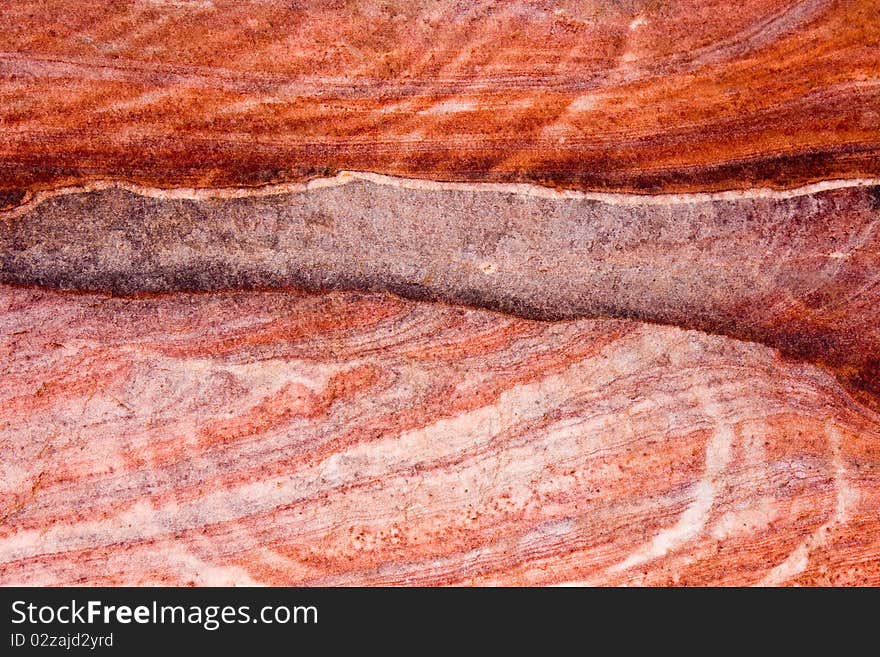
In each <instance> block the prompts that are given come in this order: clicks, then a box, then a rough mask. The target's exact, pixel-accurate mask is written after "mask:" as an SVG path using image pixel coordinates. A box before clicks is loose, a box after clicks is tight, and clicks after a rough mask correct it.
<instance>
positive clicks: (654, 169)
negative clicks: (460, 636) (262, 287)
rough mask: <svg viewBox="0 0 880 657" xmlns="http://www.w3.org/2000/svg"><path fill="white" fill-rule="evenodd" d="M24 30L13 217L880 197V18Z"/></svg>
mask: <svg viewBox="0 0 880 657" xmlns="http://www.w3.org/2000/svg"><path fill="white" fill-rule="evenodd" d="M2 12H3V26H4V27H3V30H2V31H0V205H2V204H11V203H14V202H15V199H16V197H17V195H19V194H20V193H21V190H26V189H34V188H46V187H53V186H57V185H59V184H68V183H71V182H75V181H82V180H92V179H104V178H112V179H124V180H128V181H133V182H138V183H143V184H148V185H153V186H159V187H174V186H195V187H217V186H240V185H261V184H264V183H268V182H278V181H289V180H304V179H309V178H314V177H317V176H322V175H326V174H328V173H331V172H334V171H336V170H340V169H355V170H371V171H379V172H384V173H391V174H396V175H402V176H410V177H422V178H429V179H442V180H467V181H482V180H494V181H533V182H539V183H542V184H547V185H551V186H566V187H575V188H581V189H592V190H616V191H627V190H635V191H640V192H641V191H647V192H654V191H658V190H667V191H669V190H692V189H703V190H708V189H722V188H750V187H753V186H763V185H768V186H774V187H793V186H798V185H801V184H803V183H806V182H811V181H816V180H823V179H832V178H854V177H855V178H857V177H876V176H878V175H880V157H878V155H880V86H878V78H880V58H878V57H877V52H878V49H880V4H878V2H877V0H849V1H841V2H833V1H830V0H806V1H803V0H799V1H795V0H785V1H781V0H744V1H741V2H735V3H731V2H727V1H726V0H725V1H722V0H711V1H706V0H699V1H697V0H669V1H667V2H655V1H654V0H627V1H624V2H616V1H615V2H611V1H609V0H587V1H578V0H571V1H563V2H523V1H514V2H485V1H479V2H465V3H460V2H451V1H449V0H443V1H441V2H434V1H431V2H428V1H424V2H422V1H418V2H412V1H410V0H399V1H393V2H373V1H366V2H363V1H358V2H343V1H340V2H332V1H321V0H307V1H305V2H288V1H286V0H285V1H281V0H268V1H267V0H262V1H260V2H253V1H246V2H242V1H240V0H234V1H233V0H205V1H204V2H165V1H162V0H152V1H139V2H125V3H97V4H96V3H94V2H84V1H81V0H66V1H64V2H45V1H44V0H19V1H17V2H14V3H5V4H4V6H3V8H2Z"/></svg>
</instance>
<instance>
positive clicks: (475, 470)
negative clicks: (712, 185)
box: [0, 287, 880, 585]
mask: <svg viewBox="0 0 880 657" xmlns="http://www.w3.org/2000/svg"><path fill="white" fill-rule="evenodd" d="M0 309H2V313H0V353H2V359H0V368H2V376H0V408H2V409H3V410H2V417H0V450H2V454H3V458H2V460H0V468H2V476H0V482H2V491H0V493H2V497H0V505H2V506H0V514H2V516H0V517H2V522H0V583H3V584H13V583H14V584H74V583H80V584H146V583H161V584H187V583H195V584H251V583H262V584H453V583H454V584H490V583H493V584H549V583H567V582H586V583H595V584H620V583H639V584H641V583H645V584H756V583H771V584H775V583H805V584H829V583H833V584H874V585H876V584H878V583H880V570H878V563H880V560H878V557H880V542H878V537H880V531H878V529H880V528H878V526H877V523H878V517H880V516H878V514H877V509H878V508H880V417H878V415H876V414H875V413H873V412H871V411H870V410H867V409H866V408H865V407H863V406H861V405H859V404H858V403H856V402H854V400H853V399H852V398H851V397H850V396H849V395H848V394H847V393H846V392H845V391H844V390H843V389H841V388H840V386H839V385H838V384H837V383H836V381H835V380H834V378H833V377H831V376H829V375H828V374H826V373H824V372H822V371H820V370H818V369H816V368H815V367H813V366H809V365H799V364H793V363H787V362H785V361H783V360H781V359H780V358H779V357H778V355H777V354H776V353H775V352H774V351H773V350H771V349H769V348H767V347H763V346H760V345H755V344H748V343H743V342H738V341H735V340H731V339H728V338H723V337H718V336H709V335H706V334H702V333H699V332H695V331H683V330H680V329H677V328H670V327H658V326H650V325H645V324H639V323H637V322H630V321H614V320H580V321H566V322H557V323H547V322H534V321H529V320H524V319H516V318H512V317H508V316H504V315H500V314H495V313H491V312H487V311H478V310H466V309H461V308H454V307H448V306H443V305H435V304H428V303H414V302H408V301H403V300H400V299H397V298H394V297H390V296H387V295H364V294H353V293H352V294H344V293H332V294H327V295H316V296H309V295H295V294H291V293H214V294H201V295H190V294H181V293H178V294H171V295H159V296H157V297H154V298H150V299H140V300H132V299H113V298H108V297H105V296H100V295H91V294H80V295H74V294H60V293H57V292H47V291H36V290H22V289H15V288H6V287H4V288H0Z"/></svg>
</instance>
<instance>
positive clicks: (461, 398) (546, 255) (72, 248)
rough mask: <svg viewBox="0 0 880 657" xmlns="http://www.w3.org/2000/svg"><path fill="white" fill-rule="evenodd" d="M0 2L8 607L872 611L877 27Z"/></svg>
mask: <svg viewBox="0 0 880 657" xmlns="http://www.w3.org/2000/svg"><path fill="white" fill-rule="evenodd" d="M0 4H2V7H0V16H2V18H3V30H0V585H10V584H13V585H14V584H40V585H53V584H76V583H78V584H195V585H207V584H255V583H259V584H313V585H349V584H369V585H374V584H375V585H379V584H394V585H416V584H427V585H441V584H477V585H489V584H505V585H506V584H527V585H544V584H597V585H599V584H601V585H614V584H636V585H638V584H648V585H710V584H723V585H743V584H759V585H760V584H766V585H781V584H821V585H825V584H832V585H861V584H870V585H880V58H878V52H880V0H837V1H835V0H741V1H740V2H736V3H730V2H723V1H721V0H559V1H556V2H551V1H543V0H542V1H528V2H527V1H525V0H511V1H505V2H494V1H491V2H490V1H488V0H474V1H468V2H459V1H457V0H456V1H453V0H431V1H428V0H424V1H422V0H416V1H411V0H383V1H382V2H376V1H375V0H357V1H348V0H296V1H294V0H126V1H124V2H108V3H94V2H85V1H84V0H14V1H11V2H4V3H0Z"/></svg>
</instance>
